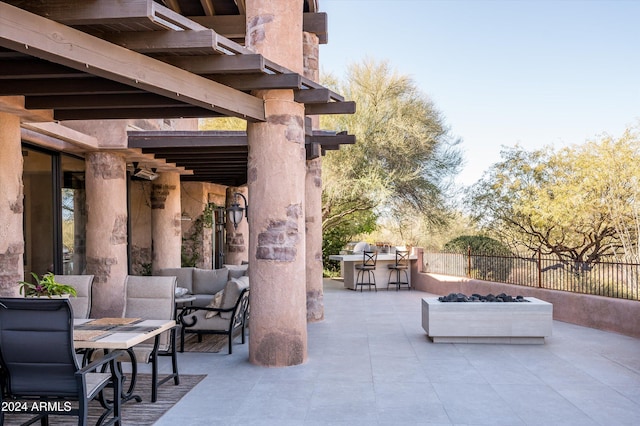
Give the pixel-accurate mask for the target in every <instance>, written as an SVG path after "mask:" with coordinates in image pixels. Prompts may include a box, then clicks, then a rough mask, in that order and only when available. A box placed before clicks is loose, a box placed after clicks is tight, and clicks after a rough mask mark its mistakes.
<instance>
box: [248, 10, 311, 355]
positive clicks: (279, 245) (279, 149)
mask: <svg viewBox="0 0 640 426" xmlns="http://www.w3.org/2000/svg"><path fill="white" fill-rule="evenodd" d="M246 6H247V38H246V39H247V45H248V47H249V48H251V49H252V50H254V51H256V52H258V53H262V54H263V55H264V56H265V57H266V58H268V59H271V60H274V61H276V62H278V63H280V64H282V65H283V66H285V67H287V68H289V69H292V70H294V71H297V72H301V71H302V10H303V7H302V0H248V1H247V2H246ZM255 95H256V96H259V97H261V98H262V99H264V100H265V113H266V117H267V122H265V123H249V124H248V126H247V135H248V141H249V164H248V176H247V177H248V187H249V195H250V197H251V206H250V212H249V230H250V233H249V277H250V282H251V293H250V295H251V296H250V297H251V301H250V303H251V316H250V330H251V332H250V333H249V361H250V362H251V363H253V364H257V365H264V366H273V367H278V366H290V365H297V364H301V363H303V362H305V361H306V359H307V318H306V285H305V281H306V279H305V275H306V273H305V232H304V229H305V224H304V198H305V190H304V186H305V184H304V182H305V150H304V106H303V105H301V104H298V103H296V102H294V100H293V91H292V90H271V91H260V92H257V93H255Z"/></svg>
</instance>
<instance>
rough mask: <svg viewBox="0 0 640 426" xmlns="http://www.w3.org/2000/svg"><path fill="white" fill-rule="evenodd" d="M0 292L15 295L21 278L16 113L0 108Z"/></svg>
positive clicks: (21, 196) (20, 189)
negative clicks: (0, 109)
mask: <svg viewBox="0 0 640 426" xmlns="http://www.w3.org/2000/svg"><path fill="white" fill-rule="evenodd" d="M0 147H2V149H0V296H6V297H17V296H18V295H19V293H18V292H19V290H20V287H19V286H18V281H22V280H24V265H23V256H24V235H23V232H22V215H23V213H24V209H23V199H24V192H23V191H24V188H23V183H22V164H23V160H22V146H21V145H20V117H18V116H16V115H12V114H5V113H2V112H0Z"/></svg>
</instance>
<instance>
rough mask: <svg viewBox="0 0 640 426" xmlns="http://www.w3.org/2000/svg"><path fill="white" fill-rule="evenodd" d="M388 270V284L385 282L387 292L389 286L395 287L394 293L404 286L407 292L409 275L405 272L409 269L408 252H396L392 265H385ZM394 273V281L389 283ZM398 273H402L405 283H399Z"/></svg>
mask: <svg viewBox="0 0 640 426" xmlns="http://www.w3.org/2000/svg"><path fill="white" fill-rule="evenodd" d="M387 268H389V282H387V291H389V286H390V285H392V284H393V285H395V286H396V291H398V290H400V286H403V285H406V286H407V290H411V284H409V273H408V272H407V270H408V269H409V252H408V251H405V250H396V262H395V263H394V264H393V265H387ZM394 272H395V273H396V280H395V281H391V275H392V274H393V273H394ZM400 272H404V276H405V277H406V279H407V280H406V281H401V279H400V278H401V274H400Z"/></svg>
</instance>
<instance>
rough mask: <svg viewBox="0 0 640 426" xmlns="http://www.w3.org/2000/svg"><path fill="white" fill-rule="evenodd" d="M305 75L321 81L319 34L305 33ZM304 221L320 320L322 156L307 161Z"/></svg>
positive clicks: (312, 310)
mask: <svg viewBox="0 0 640 426" xmlns="http://www.w3.org/2000/svg"><path fill="white" fill-rule="evenodd" d="M302 50H303V55H304V76H305V77H307V78H309V79H311V80H313V81H318V80H319V78H320V73H319V67H318V63H319V61H318V54H319V50H320V49H319V42H318V36H317V35H315V34H312V33H307V32H305V33H304V34H303V49H302ZM319 121H320V120H319V117H318V116H317V115H316V116H312V117H311V128H312V129H317V128H318V127H320V125H319ZM305 193H306V198H305V224H306V245H307V246H306V252H307V268H306V271H307V274H306V281H307V321H309V322H317V321H322V320H323V319H324V291H323V288H322V274H323V265H322V159H321V158H320V157H318V158H314V159H312V160H308V161H307V174H306V179H305Z"/></svg>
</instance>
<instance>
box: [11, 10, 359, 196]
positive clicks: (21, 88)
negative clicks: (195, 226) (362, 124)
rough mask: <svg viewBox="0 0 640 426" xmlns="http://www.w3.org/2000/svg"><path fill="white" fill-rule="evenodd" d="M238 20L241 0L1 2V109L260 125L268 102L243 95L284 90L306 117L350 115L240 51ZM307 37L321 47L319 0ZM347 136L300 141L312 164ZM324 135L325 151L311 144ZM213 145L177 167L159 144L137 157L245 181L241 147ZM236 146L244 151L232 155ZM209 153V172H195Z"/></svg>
mask: <svg viewBox="0 0 640 426" xmlns="http://www.w3.org/2000/svg"><path fill="white" fill-rule="evenodd" d="M245 21H246V16H245V1H244V0H164V1H162V0H156V1H153V0H129V1H126V2H122V1H117V0H101V1H91V2H87V1H84V0H50V1H46V2H44V1H38V2H34V1H25V0H8V1H3V2H0V111H5V112H10V113H13V114H18V115H20V116H21V117H22V118H23V121H25V122H29V121H30V122H49V121H65V120H103V119H154V118H156V119H160V118H163V119H171V118H196V117H197V118H204V117H238V118H242V119H245V120H247V121H252V122H259V121H264V120H265V113H264V104H263V102H262V100H261V99H258V98H256V97H255V96H253V95H252V94H251V91H253V90H269V89H292V90H293V91H294V98H295V100H296V101H297V102H300V103H303V104H304V105H305V114H306V115H322V114H352V113H354V112H355V103H354V102H349V101H345V100H344V98H343V97H342V96H340V95H339V94H337V93H335V92H333V91H331V90H329V89H328V88H326V87H323V86H322V85H320V84H318V83H315V82H313V81H311V80H309V79H307V78H305V77H304V76H302V75H300V74H298V73H296V72H293V71H291V70H289V69H287V68H285V67H282V66H280V65H279V64H277V63H274V62H273V61H270V60H269V59H267V58H265V57H263V56H262V55H260V54H256V53H254V52H252V51H251V50H249V49H247V48H246V47H244V45H243V44H244V35H245V33H246V23H245ZM303 29H304V31H307V32H312V33H315V34H317V35H318V37H319V40H320V42H321V43H326V41H327V17H326V14H325V13H320V12H319V11H318V5H317V0H305V2H304V22H303ZM17 104H19V105H20V107H19V108H17V107H16V105H17ZM309 127H310V126H309ZM164 133H170V132H164ZM157 136H158V138H159V139H157V140H158V141H163V140H164V142H166V141H172V143H174V146H173V149H174V150H178V151H180V150H193V149H194V147H190V146H189V143H186V142H185V140H187V139H185V138H184V137H177V136H176V137H175V138H172V137H171V136H170V135H169V134H168V135H167V137H166V138H165V139H163V136H160V135H157ZM214 136H216V135H212V136H211V137H212V138H213V137H214ZM346 136H348V135H336V134H335V133H331V132H329V133H327V134H323V135H322V136H320V135H314V134H311V135H307V139H308V140H307V143H308V147H309V148H308V157H310V158H313V157H314V156H317V155H321V154H322V152H323V151H324V150H325V149H336V148H337V147H339V144H340V143H353V142H352V139H353V138H352V137H351V138H346ZM202 137H204V136H201V138H202ZM217 137H218V140H220V138H222V139H225V137H223V136H222V135H217ZM320 137H322V138H323V143H322V144H318V143H313V141H312V139H313V138H320ZM234 138H235V136H233V135H229V136H228V137H226V139H227V140H228V141H233V140H234ZM329 139H331V140H332V142H329V141H328V140H329ZM135 140H136V138H135V137H133V138H132V139H130V142H133V141H135ZM197 140H202V139H197ZM149 141H150V140H148V142H149ZM339 141H346V142H339ZM149 143H150V142H149ZM214 145H215V146H209V147H208V149H209V151H208V154H207V155H206V156H205V155H204V154H203V153H200V154H195V155H192V156H191V157H189V155H188V154H187V157H189V158H190V159H189V160H184V159H183V158H179V157H175V156H171V157H170V156H169V155H168V154H167V156H166V157H162V158H160V157H159V155H161V154H162V152H161V148H162V149H169V148H170V147H164V145H162V144H161V145H160V147H158V148H157V149H155V150H154V149H152V148H150V147H146V148H145V149H146V151H145V152H146V154H144V156H143V157H142V159H144V158H145V157H146V158H148V159H149V160H150V161H149V162H148V163H150V164H153V163H154V159H156V158H157V159H158V161H157V163H158V164H161V165H162V169H163V170H167V166H170V163H171V160H169V158H176V160H180V163H177V162H176V165H177V166H178V170H180V173H181V174H183V179H190V180H204V181H210V182H215V183H221V184H227V183H226V182H228V184H233V185H237V184H239V183H240V182H246V155H247V154H246V150H247V148H246V143H245V146H244V147H243V148H238V147H228V146H225V145H224V143H222V146H220V145H221V143H220V142H217V143H216V144H214ZM203 148H204V147H202V146H201V147H200V149H203ZM239 149H240V150H242V149H243V150H244V152H243V153H238V152H235V151H237V150H239ZM234 150H235V151H234ZM125 151H126V152H127V153H128V154H131V155H128V159H130V160H133V161H142V159H141V158H140V150H139V149H137V147H136V146H134V145H131V146H129V150H125ZM232 152H233V153H232ZM232 155H241V156H242V157H243V158H241V159H237V158H234V157H230V156H232ZM216 156H221V158H222V159H223V160H222V161H218V160H216V159H215V158H217V157H216ZM129 157H131V158H129ZM205 157H206V158H207V159H208V160H207V161H209V162H210V163H211V165H208V166H205V165H203V164H202V162H203V161H202V160H203V158H205ZM165 158H166V160H165ZM215 169H217V171H216V170H215ZM191 173H193V174H191Z"/></svg>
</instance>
